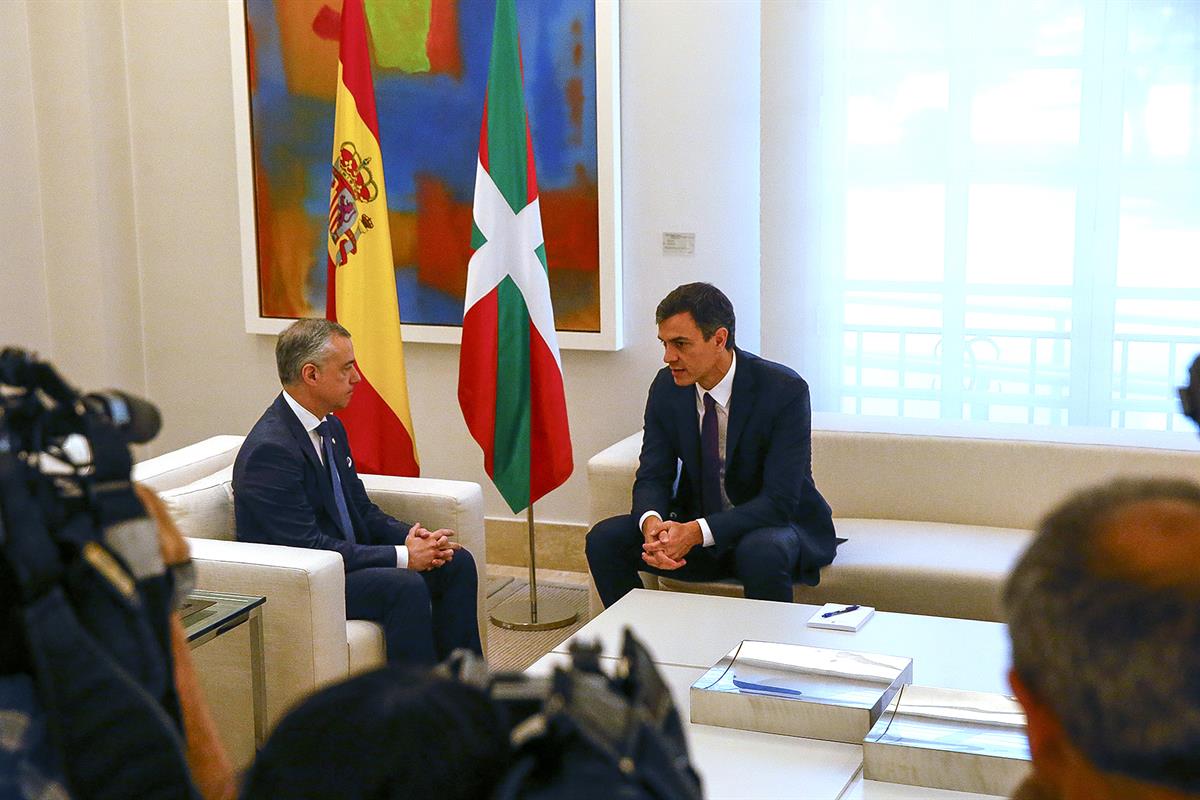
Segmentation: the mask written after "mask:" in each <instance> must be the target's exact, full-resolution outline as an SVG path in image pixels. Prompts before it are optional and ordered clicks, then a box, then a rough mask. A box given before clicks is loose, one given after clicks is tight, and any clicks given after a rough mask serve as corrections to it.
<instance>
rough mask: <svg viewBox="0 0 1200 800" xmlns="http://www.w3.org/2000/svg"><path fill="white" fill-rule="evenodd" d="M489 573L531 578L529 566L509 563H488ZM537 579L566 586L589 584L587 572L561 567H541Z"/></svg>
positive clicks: (525, 578)
mask: <svg viewBox="0 0 1200 800" xmlns="http://www.w3.org/2000/svg"><path fill="white" fill-rule="evenodd" d="M487 574H488V575H506V576H508V577H510V578H520V579H521V580H529V567H513V566H509V565H508V564H488V565H487ZM537 579H538V580H539V581H546V582H547V583H559V584H563V585H566V586H587V585H588V575H587V573H586V572H567V571H566V570H561V569H539V570H538V571H537Z"/></svg>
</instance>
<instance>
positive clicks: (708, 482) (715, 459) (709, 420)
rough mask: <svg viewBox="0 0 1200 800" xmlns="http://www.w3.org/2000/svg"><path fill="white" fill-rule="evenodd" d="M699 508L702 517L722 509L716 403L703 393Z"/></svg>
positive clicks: (719, 445) (719, 440)
mask: <svg viewBox="0 0 1200 800" xmlns="http://www.w3.org/2000/svg"><path fill="white" fill-rule="evenodd" d="M700 507H701V510H702V511H703V512H704V516H706V517H707V516H709V515H711V514H716V513H717V512H718V511H721V510H723V509H724V507H725V506H724V503H722V502H721V438H720V435H719V433H718V429H717V401H716V400H714V399H713V396H712V395H711V394H709V393H708V392H705V393H704V420H703V421H702V422H701V423H700Z"/></svg>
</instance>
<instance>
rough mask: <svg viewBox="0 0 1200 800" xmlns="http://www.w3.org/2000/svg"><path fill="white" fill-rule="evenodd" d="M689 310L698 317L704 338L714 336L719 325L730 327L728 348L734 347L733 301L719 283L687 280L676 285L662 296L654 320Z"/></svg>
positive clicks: (726, 328) (728, 329)
mask: <svg viewBox="0 0 1200 800" xmlns="http://www.w3.org/2000/svg"><path fill="white" fill-rule="evenodd" d="M685 312H686V313H688V314H691V315H692V319H694V320H695V321H696V327H697V328H699V329H700V333H702V334H704V339H705V341H708V340H709V339H711V338H712V335H713V334H714V333H716V332H717V328H724V329H725V330H727V331H729V338H728V339H727V340H726V342H725V348H726V349H728V350H732V349H733V341H734V340H733V329H734V324H735V320H734V316H733V303H731V302H729V298H728V297H726V296H725V293H724V292H722V291H721V290H720V289H718V288H717V287H715V286H713V285H712V284H711V283H685V284H683V285H682V286H677V287H675V288H674V289H673V290H671V293H670V294H669V295H667V296H666V297H664V298H663V299H662V302H661V303H659V304H658V309H657V310H656V311H655V312H654V323H655V324H656V325H661V324H662V321H663V320H665V319H667V318H669V317H673V316H675V315H676V314H683V313H685Z"/></svg>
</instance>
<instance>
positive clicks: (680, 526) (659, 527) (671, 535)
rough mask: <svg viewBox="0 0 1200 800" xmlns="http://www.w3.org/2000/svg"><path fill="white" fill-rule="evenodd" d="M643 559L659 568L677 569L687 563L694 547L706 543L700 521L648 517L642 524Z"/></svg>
mask: <svg viewBox="0 0 1200 800" xmlns="http://www.w3.org/2000/svg"><path fill="white" fill-rule="evenodd" d="M642 536H643V537H644V538H645V540H646V541H645V543H644V544H643V545H642V561H645V562H646V563H647V564H649V565H650V566H652V567H655V568H657V569H665V570H675V569H679V568H680V567H682V566H683V565H684V564H686V563H687V559H686V558H684V556H686V555H687V554H688V551H690V550H691V549H692V548H693V547H695V546H696V545H698V544H703V543H704V533H703V532H702V531H701V530H700V523H699V522H695V521H693V522H674V521H671V520H665V521H664V520H661V519H659V518H658V517H647V518H646V521H645V523H644V524H643V525H642Z"/></svg>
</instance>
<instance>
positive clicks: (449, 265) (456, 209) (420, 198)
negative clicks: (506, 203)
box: [416, 175, 472, 297]
mask: <svg viewBox="0 0 1200 800" xmlns="http://www.w3.org/2000/svg"><path fill="white" fill-rule="evenodd" d="M471 219H472V217H471V206H470V204H469V203H456V202H454V198H453V196H452V195H451V194H450V190H449V189H448V188H447V187H446V184H445V183H444V182H442V181H441V180H439V179H438V178H436V177H433V176H431V175H418V176H417V234H416V235H417V241H416V263H417V280H418V281H419V282H420V283H421V284H422V285H423V286H430V287H433V288H435V289H438V290H439V291H443V292H446V293H448V294H449V295H450V296H451V297H463V296H464V295H465V294H466V291H467V262H468V261H470V260H471Z"/></svg>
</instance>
